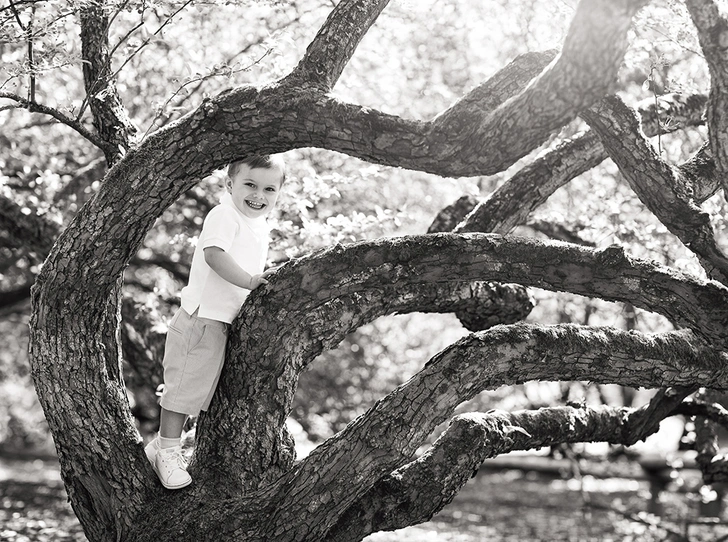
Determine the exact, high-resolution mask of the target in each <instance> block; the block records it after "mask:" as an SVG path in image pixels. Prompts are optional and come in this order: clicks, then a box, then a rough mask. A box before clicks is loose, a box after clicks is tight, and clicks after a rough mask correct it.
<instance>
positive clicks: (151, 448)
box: [144, 437, 161, 467]
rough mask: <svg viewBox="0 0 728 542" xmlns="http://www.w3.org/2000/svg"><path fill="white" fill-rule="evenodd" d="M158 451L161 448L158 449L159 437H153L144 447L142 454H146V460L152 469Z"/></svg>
mask: <svg viewBox="0 0 728 542" xmlns="http://www.w3.org/2000/svg"><path fill="white" fill-rule="evenodd" d="M160 449H161V448H160V447H159V437H154V438H153V439H152V440H150V441H149V443H148V444H147V445H146V446H145V447H144V453H145V454H147V459H148V460H149V462H150V463H151V464H152V467H154V463H155V462H156V461H157V452H158V451H159V450H160Z"/></svg>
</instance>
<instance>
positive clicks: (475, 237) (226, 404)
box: [197, 234, 728, 486]
mask: <svg viewBox="0 0 728 542" xmlns="http://www.w3.org/2000/svg"><path fill="white" fill-rule="evenodd" d="M564 269H568V270H569V272H568V273H565V272H564ZM353 277H355V279H354V278H353ZM469 280H486V281H508V282H515V283H520V284H524V285H533V286H538V287H541V288H546V289H553V290H564V291H571V292H573V293H578V294H581V295H587V296H590V297H602V298H605V299H608V300H611V301H629V302H632V303H633V304H634V305H635V306H639V307H640V308H644V309H646V310H652V311H655V312H659V313H661V314H664V315H666V316H667V317H668V318H670V319H672V320H673V321H675V322H677V325H679V326H685V327H689V328H690V329H692V330H694V331H695V333H696V334H697V337H700V339H695V340H694V342H695V344H696V345H697V344H700V341H701V340H702V339H703V338H704V340H708V341H712V344H713V345H719V344H726V341H727V340H728V337H727V336H726V335H727V332H726V327H725V325H724V324H723V322H725V321H726V318H727V317H726V307H727V306H728V289H726V288H724V287H722V286H720V285H718V284H716V283H712V282H709V283H704V282H701V281H698V280H695V279H692V278H689V277H688V276H686V275H682V274H679V273H677V272H674V271H670V270H668V269H666V268H663V267H660V266H657V265H655V264H653V263H649V262H642V261H638V260H630V259H628V258H627V257H626V256H625V255H624V252H623V251H622V250H621V249H615V248H613V247H610V248H608V249H605V250H594V249H588V248H584V247H577V246H574V245H566V244H562V243H555V242H550V243H547V242H540V241H537V240H534V239H523V238H502V237H500V236H497V235H492V234H491V235H488V234H468V235H467V236H459V235H453V234H428V235H423V236H413V237H404V238H397V239H387V240H378V241H374V242H366V243H359V244H355V245H350V246H347V247H334V248H332V249H329V250H327V251H324V252H322V253H319V254H316V255H313V256H309V257H304V258H301V259H299V260H296V261H294V262H291V263H288V264H286V265H285V266H283V267H282V268H281V269H280V270H279V271H278V273H277V274H276V275H275V276H274V277H273V278H272V280H271V283H270V284H269V285H267V286H265V287H263V288H260V289H258V290H256V291H255V292H254V293H253V294H252V295H251V296H250V297H249V298H248V300H247V301H246V303H245V305H244V306H243V309H242V311H241V314H240V317H239V320H237V321H236V322H235V323H234V325H233V328H232V329H231V332H230V335H229V340H228V349H227V357H226V362H225V365H224V368H223V375H222V377H221V379H220V385H219V387H218V389H217V391H216V395H215V398H214V399H213V402H212V404H211V406H210V410H209V411H208V413H207V416H205V417H203V418H201V427H202V428H203V429H202V430H201V431H200V433H199V435H200V439H199V441H198V450H197V453H199V454H200V457H201V458H204V461H201V463H202V464H204V466H205V468H208V467H209V468H210V469H213V470H214V471H215V472H226V473H229V472H232V471H234V470H241V471H242V475H241V476H242V478H241V481H235V480H230V479H229V476H228V478H227V479H228V480H230V482H231V483H232V484H235V483H238V482H239V483H240V484H242V485H243V486H246V485H248V484H256V483H258V482H259V481H260V480H261V479H262V480H263V481H265V480H266V479H267V478H266V477H267V476H270V477H271V479H270V481H272V480H274V479H275V478H276V477H277V476H279V475H280V474H281V473H283V472H285V471H286V470H287V469H288V467H289V464H288V463H284V464H282V465H277V464H276V463H275V461H276V460H277V459H275V458H278V457H282V455H281V454H279V453H278V452H277V451H276V450H277V446H278V444H279V442H278V435H279V432H280V430H281V428H282V427H283V425H284V422H285V416H286V413H287V412H289V411H290V404H291V401H292V399H293V397H292V395H290V394H289V393H288V392H287V391H286V390H291V389H295V387H296V382H297V379H298V375H299V374H300V372H301V371H302V370H304V368H305V367H306V366H307V365H308V364H309V363H310V362H311V361H312V360H313V359H314V358H315V357H316V356H317V355H318V354H319V353H320V352H321V351H322V350H323V349H325V348H332V347H334V346H336V345H337V344H338V343H339V342H340V341H341V340H342V339H343V338H344V337H345V336H346V334H347V333H349V332H350V331H351V330H353V329H356V328H357V327H358V326H360V325H363V324H364V323H367V322H369V321H371V319H372V318H375V317H378V316H380V315H382V314H388V313H393V312H395V311H397V312H408V311H412V310H421V307H423V306H426V305H427V304H428V303H430V302H431V301H429V300H430V299H432V295H433V292H437V289H434V290H433V287H434V285H438V284H441V285H444V284H447V283H448V282H450V283H456V284H462V283H463V281H469ZM294 293H295V295H294ZM282 300H285V302H283V301H282ZM291 300H295V305H292V304H291ZM276 307H278V308H276ZM281 329H284V330H285V333H286V337H287V341H285V344H280V341H277V340H275V337H278V336H279V334H280V330H281ZM705 334H708V335H709V336H708V335H705ZM287 344H295V345H296V347H295V348H289V347H287V346H286V345H287ZM271 382H275V383H276V385H275V386H274V387H271V385H270V383H271ZM253 397H254V398H255V401H253ZM222 416H224V418H225V419H226V420H228V423H227V424H226V426H225V428H226V429H225V435H224V438H220V435H219V434H218V435H216V438H215V439H210V438H208V437H206V436H205V431H204V427H205V424H207V423H212V424H213V425H215V426H219V423H220V422H219V419H220V417H222ZM208 419H209V420H211V421H208ZM261 427H264V428H265V430H264V431H263V432H262V434H261V430H260V429H261ZM240 457H246V458H247V459H246V461H245V464H244V465H240V464H239V460H238V458H240ZM227 463H232V464H234V465H235V466H233V465H232V464H231V465H229V466H226V464H227ZM200 475H201V476H202V478H204V476H205V474H204V473H200ZM202 478H201V477H200V476H198V477H197V479H202Z"/></svg>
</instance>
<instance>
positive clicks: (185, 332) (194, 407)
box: [160, 308, 228, 416]
mask: <svg viewBox="0 0 728 542" xmlns="http://www.w3.org/2000/svg"><path fill="white" fill-rule="evenodd" d="M227 328H228V326H227V324H226V323H224V322H219V321H217V320H210V319H209V318H200V317H199V316H197V311H195V313H194V314H193V315H191V316H190V315H189V314H187V312H185V311H184V310H183V309H181V308H180V309H179V310H178V311H177V312H176V313H175V315H174V317H173V318H172V320H171V321H170V323H169V331H167V339H166V342H165V345H164V361H163V364H164V392H162V400H161V402H160V404H161V405H162V407H164V408H165V409H167V410H171V411H172V412H179V413H182V414H188V415H190V416H197V415H198V414H199V413H200V410H207V408H208V407H209V406H210V400H211V399H212V394H213V393H214V392H215V388H216V387H217V381H218V380H219V378H220V371H222V364H223V362H224V361H225V345H226V343H227Z"/></svg>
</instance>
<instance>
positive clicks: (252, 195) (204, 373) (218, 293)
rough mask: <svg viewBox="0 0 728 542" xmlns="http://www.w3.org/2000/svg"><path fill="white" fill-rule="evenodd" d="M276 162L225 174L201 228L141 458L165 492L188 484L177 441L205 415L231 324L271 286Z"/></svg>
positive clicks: (281, 168) (281, 173)
mask: <svg viewBox="0 0 728 542" xmlns="http://www.w3.org/2000/svg"><path fill="white" fill-rule="evenodd" d="M285 175H286V173H285V165H284V163H283V160H282V159H281V158H280V157H278V156H252V157H248V158H245V159H243V160H241V161H239V162H234V163H232V164H230V166H229V167H228V173H227V177H226V178H225V187H226V189H227V194H225V196H224V197H223V198H222V200H221V202H220V204H219V205H217V206H216V207H214V208H213V209H212V210H211V211H210V212H209V214H208V215H207V217H206V218H205V222H204V223H203V226H202V232H201V233H200V238H199V240H198V243H197V247H196V248H195V252H194V255H193V257H192V267H191V269H190V278H189V283H188V285H187V286H186V287H185V288H183V289H182V292H181V301H182V306H181V308H180V309H179V310H178V311H177V313H176V314H175V315H174V317H173V318H172V320H171V322H170V324H169V331H168V332H167V340H166V343H165V352H164V362H163V363H164V392H163V393H162V399H161V402H160V404H161V406H162V410H161V414H160V417H159V434H158V435H157V437H155V438H154V439H153V440H152V441H151V442H150V443H149V444H147V446H146V448H145V449H144V451H145V452H146V454H147V458H148V459H149V461H150V462H151V464H152V467H153V468H154V471H155V472H156V473H157V476H159V479H160V481H161V482H162V485H163V486H164V487H166V488H167V489H180V488H183V487H186V486H188V485H189V484H190V482H191V481H192V479H191V478H190V475H189V474H188V473H187V464H186V462H185V460H184V458H183V457H182V450H181V447H180V437H181V435H182V427H183V425H184V423H185V421H186V420H187V416H196V415H197V414H199V412H200V410H207V408H208V406H209V405H210V400H211V399H212V394H213V392H214V391H215V388H216V387H217V382H218V379H219V377H220V371H221V370H222V364H223V361H224V358H225V344H226V342H227V328H228V324H230V323H231V322H232V321H233V318H235V316H237V314H238V312H239V311H240V307H241V306H242V304H243V301H245V298H246V297H247V296H248V294H249V292H250V290H254V289H255V288H257V287H258V286H260V285H261V284H267V282H268V281H267V280H266V276H268V275H269V274H270V273H271V272H272V271H268V272H265V273H264V272H263V268H264V266H265V261H266V257H267V254H268V234H269V228H268V224H267V222H266V216H267V215H268V213H270V211H271V210H272V209H273V207H274V205H275V203H276V200H277V199H278V193H279V191H280V188H281V185H282V184H283V181H284V179H285Z"/></svg>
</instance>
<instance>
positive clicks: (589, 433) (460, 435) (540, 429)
mask: <svg viewBox="0 0 728 542" xmlns="http://www.w3.org/2000/svg"><path fill="white" fill-rule="evenodd" d="M689 391H690V390H683V391H681V392H674V391H673V390H670V391H667V392H660V393H659V394H658V397H659V400H657V401H655V400H653V401H652V402H651V403H650V405H646V406H644V407H641V408H639V409H633V408H625V407H608V406H602V407H584V408H579V409H575V408H572V407H553V408H541V409H539V410H524V411H519V412H512V413H511V412H504V411H490V412H488V413H485V414H480V413H468V414H462V415H459V416H456V417H454V418H453V419H452V420H451V421H450V425H449V427H448V429H447V430H446V431H445V432H444V433H443V434H442V435H441V436H440V437H439V438H438V439H437V441H436V442H435V443H434V444H433V445H432V447H431V448H430V449H429V450H427V452H425V453H424V454H423V455H422V456H420V457H419V458H418V459H417V460H415V461H412V462H411V463H409V464H407V465H405V466H404V467H402V468H400V469H397V470H396V471H394V472H392V473H391V474H388V475H386V476H384V477H383V478H381V479H380V480H378V481H377V482H376V483H375V484H374V485H373V486H372V488H371V489H370V490H369V491H367V492H366V494H364V495H363V496H362V498H361V499H359V500H358V501H357V502H356V503H355V504H354V505H352V506H351V507H350V508H349V509H348V510H347V511H346V512H345V513H344V515H342V516H341V518H339V521H338V523H337V524H336V525H335V526H334V527H333V528H332V529H331V531H329V533H327V536H326V538H325V540H326V541H327V542H345V541H348V540H361V539H362V538H364V537H365V536H367V535H368V534H371V533H374V532H377V531H392V530H395V529H399V528H402V527H405V526H408V525H414V524H417V523H422V522H424V521H428V520H429V519H431V518H432V516H434V515H435V514H436V513H437V512H439V511H440V510H442V509H443V508H444V507H445V506H446V505H447V504H449V503H450V502H451V501H452V499H453V497H455V495H457V493H458V492H459V491H460V489H461V488H462V487H463V486H464V485H465V483H466V482H467V481H468V480H469V479H470V478H471V477H472V476H474V474H475V473H477V472H478V469H479V468H480V465H481V464H482V462H483V461H484V460H486V459H488V458H491V457H496V456H498V455H500V454H503V453H508V452H512V451H515V450H532V449H538V448H541V447H543V446H554V445H556V444H564V443H575V442H610V443H613V444H625V445H630V444H634V443H635V442H637V441H639V440H642V439H645V438H647V436H649V435H651V434H653V433H654V432H656V431H657V429H658V428H659V422H660V421H661V420H662V419H663V418H664V417H665V416H666V415H668V412H666V410H668V409H669V408H672V407H674V405H675V404H677V403H680V401H681V399H682V398H683V397H684V396H685V395H687V394H688V393H689ZM658 404H659V405H660V408H659V410H660V412H659V413H657V412H655V410H656V409H657V406H656V405H658ZM648 419H649V420H652V423H650V424H649V425H645V424H644V423H643V420H648Z"/></svg>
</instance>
